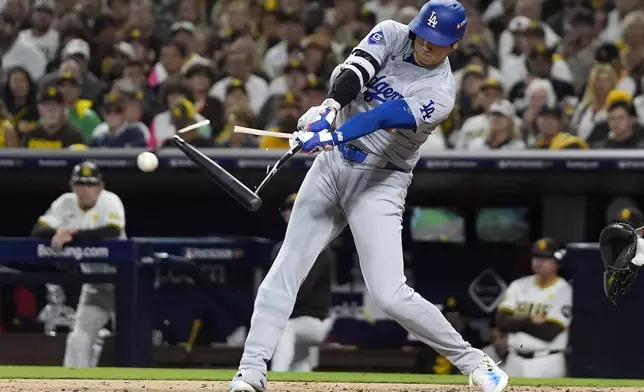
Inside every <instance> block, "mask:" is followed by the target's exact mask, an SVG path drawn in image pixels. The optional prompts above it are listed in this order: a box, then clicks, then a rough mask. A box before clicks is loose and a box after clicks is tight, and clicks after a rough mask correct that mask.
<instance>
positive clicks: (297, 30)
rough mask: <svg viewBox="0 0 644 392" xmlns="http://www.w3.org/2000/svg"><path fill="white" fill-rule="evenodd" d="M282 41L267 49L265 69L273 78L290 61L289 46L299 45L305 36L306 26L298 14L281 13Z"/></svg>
mask: <svg viewBox="0 0 644 392" xmlns="http://www.w3.org/2000/svg"><path fill="white" fill-rule="evenodd" d="M279 15H280V16H279V21H280V25H281V34H280V37H281V39H282V40H281V41H280V43H278V44H277V45H275V46H273V47H272V48H270V49H269V50H268V51H266V55H265V56H264V71H266V74H267V75H268V77H269V78H271V79H273V78H276V77H277V76H279V75H280V74H281V73H282V69H283V68H284V66H286V64H287V63H288V48H289V47H292V46H299V45H300V42H301V41H302V39H303V38H304V27H303V26H302V24H301V23H300V19H299V17H298V16H297V15H296V14H288V13H280V14H279Z"/></svg>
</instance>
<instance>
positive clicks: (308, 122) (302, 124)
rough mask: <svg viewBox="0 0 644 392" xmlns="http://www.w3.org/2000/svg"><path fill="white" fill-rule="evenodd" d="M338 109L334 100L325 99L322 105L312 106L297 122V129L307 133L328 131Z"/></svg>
mask: <svg viewBox="0 0 644 392" xmlns="http://www.w3.org/2000/svg"><path fill="white" fill-rule="evenodd" d="M340 109H341V107H340V104H339V103H338V102H337V101H336V100H334V99H325V100H324V102H322V105H320V106H313V107H312V108H310V109H309V110H308V111H307V112H306V113H304V114H303V115H302V117H300V118H299V120H297V129H298V131H308V132H324V131H330V130H331V128H332V127H333V122H334V121H335V117H336V115H337V114H338V111H339V110H340Z"/></svg>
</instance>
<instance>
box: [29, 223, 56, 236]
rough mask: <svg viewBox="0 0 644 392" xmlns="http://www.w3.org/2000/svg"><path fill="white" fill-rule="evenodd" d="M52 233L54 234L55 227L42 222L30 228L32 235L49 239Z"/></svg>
mask: <svg viewBox="0 0 644 392" xmlns="http://www.w3.org/2000/svg"><path fill="white" fill-rule="evenodd" d="M54 234H56V229H54V228H53V227H49V226H47V225H43V224H42V223H36V224H35V225H34V228H33V229H31V236H32V237H37V238H46V239H51V237H53V236H54Z"/></svg>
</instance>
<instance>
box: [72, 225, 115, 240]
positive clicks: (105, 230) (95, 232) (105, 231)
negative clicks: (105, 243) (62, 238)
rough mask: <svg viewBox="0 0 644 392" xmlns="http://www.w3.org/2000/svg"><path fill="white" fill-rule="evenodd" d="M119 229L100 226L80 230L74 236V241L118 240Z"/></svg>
mask: <svg viewBox="0 0 644 392" xmlns="http://www.w3.org/2000/svg"><path fill="white" fill-rule="evenodd" d="M120 235H121V229H119V228H118V227H116V226H101V227H97V228H95V229H90V230H80V231H79V232H77V233H76V234H74V239H75V240H105V239H114V238H119V236H120Z"/></svg>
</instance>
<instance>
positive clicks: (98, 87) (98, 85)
mask: <svg viewBox="0 0 644 392" xmlns="http://www.w3.org/2000/svg"><path fill="white" fill-rule="evenodd" d="M61 36H62V31H61ZM89 60H90V48H89V44H88V43H87V42H86V41H84V40H82V39H80V38H74V39H72V40H70V41H69V42H68V43H67V44H66V45H65V46H64V47H63V50H62V52H61V56H60V61H61V63H60V69H57V70H55V71H53V72H50V73H48V74H47V75H45V76H43V78H42V79H40V81H39V86H38V89H39V91H40V92H42V91H44V90H46V89H48V88H49V87H55V86H56V81H57V80H58V76H59V74H60V71H63V70H64V68H66V66H64V64H65V63H72V62H73V63H75V64H76V67H77V68H79V75H80V76H81V78H82V83H81V86H82V87H83V92H82V96H83V97H84V98H87V99H89V100H90V101H99V100H100V98H102V94H103V93H104V91H105V84H104V83H103V82H101V81H100V80H99V79H98V78H97V77H96V75H94V74H93V73H92V72H91V71H89V69H88V66H89ZM34 80H36V79H34Z"/></svg>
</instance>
